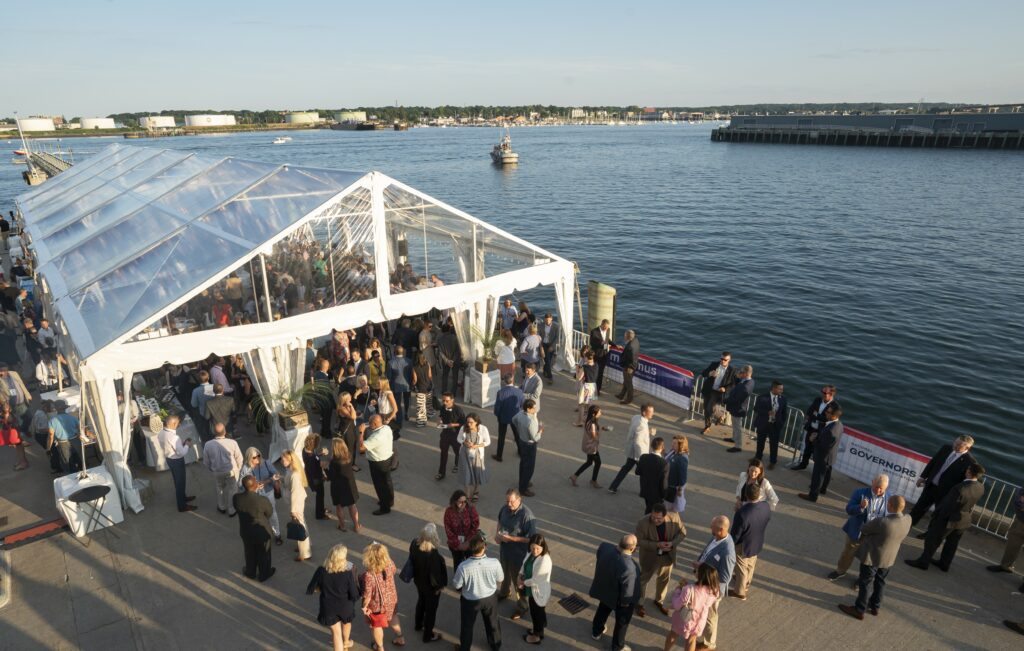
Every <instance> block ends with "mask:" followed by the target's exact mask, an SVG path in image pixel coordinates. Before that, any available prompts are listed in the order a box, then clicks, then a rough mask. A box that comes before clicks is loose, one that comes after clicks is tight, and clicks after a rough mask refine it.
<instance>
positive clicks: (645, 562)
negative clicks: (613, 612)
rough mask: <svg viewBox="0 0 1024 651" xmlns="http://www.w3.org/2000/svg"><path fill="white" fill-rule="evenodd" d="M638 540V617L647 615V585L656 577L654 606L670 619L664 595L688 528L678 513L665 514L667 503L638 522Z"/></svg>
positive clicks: (657, 505) (657, 507)
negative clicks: (677, 551)
mask: <svg viewBox="0 0 1024 651" xmlns="http://www.w3.org/2000/svg"><path fill="white" fill-rule="evenodd" d="M636 539H637V545H638V547H639V549H640V601H638V602H637V604H636V614H637V616H638V617H646V616H647V611H646V610H645V609H644V605H643V598H644V595H646V594H647V584H648V583H650V582H651V578H652V577H655V576H656V577H657V580H656V581H655V592H654V605H655V606H657V607H658V610H660V611H661V612H662V614H663V615H665V616H666V617H667V616H669V615H670V614H671V613H669V610H668V608H666V607H665V595H666V594H667V593H668V584H669V581H670V580H671V579H672V568H673V567H675V564H676V548H677V547H678V546H679V544H680V543H681V542H683V540H684V539H686V528H685V527H684V526H683V523H682V522H681V521H680V520H679V516H678V515H677V514H675V513H666V510H665V505H664V504H655V505H654V506H652V507H651V512H650V514H649V515H645V516H644V517H643V519H642V520H640V522H638V523H637V525H636Z"/></svg>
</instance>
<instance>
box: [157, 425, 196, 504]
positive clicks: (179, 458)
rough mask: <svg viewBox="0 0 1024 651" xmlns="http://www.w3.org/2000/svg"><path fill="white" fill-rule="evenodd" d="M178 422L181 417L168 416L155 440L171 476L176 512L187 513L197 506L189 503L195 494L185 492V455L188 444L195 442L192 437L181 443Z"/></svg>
mask: <svg viewBox="0 0 1024 651" xmlns="http://www.w3.org/2000/svg"><path fill="white" fill-rule="evenodd" d="M180 422H181V419H180V418H179V417H178V416H168V417H167V420H166V421H165V422H164V429H163V430H162V431H161V432H160V434H159V436H157V442H158V443H159V444H160V450H161V451H162V452H163V453H164V458H165V459H166V460H167V469H168V470H170V471H171V478H172V479H173V480H174V497H175V500H176V501H177V503H178V512H179V513H187V512H188V511H195V510H196V508H197V507H196V506H195V505H194V504H189V502H191V501H193V500H194V499H196V498H195V495H186V494H185V455H186V454H187V453H188V448H189V446H191V445H195V444H194V443H193V442H192V439H185V442H184V443H182V441H181V439H180V438H178V432H177V430H178V423H180Z"/></svg>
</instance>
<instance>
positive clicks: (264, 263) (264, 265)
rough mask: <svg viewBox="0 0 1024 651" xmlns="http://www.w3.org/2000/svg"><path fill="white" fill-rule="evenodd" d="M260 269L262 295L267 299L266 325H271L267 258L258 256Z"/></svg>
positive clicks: (272, 318)
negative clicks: (261, 273) (261, 272)
mask: <svg viewBox="0 0 1024 651" xmlns="http://www.w3.org/2000/svg"><path fill="white" fill-rule="evenodd" d="M260 269H261V270H262V271H263V294H264V295H265V296H266V298H267V323H273V321H274V313H273V311H271V309H270V279H269V278H267V256H265V255H263V254H262V253H261V254H260Z"/></svg>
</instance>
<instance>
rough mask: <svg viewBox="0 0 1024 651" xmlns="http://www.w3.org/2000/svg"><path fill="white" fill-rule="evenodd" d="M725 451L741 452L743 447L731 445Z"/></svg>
mask: <svg viewBox="0 0 1024 651" xmlns="http://www.w3.org/2000/svg"><path fill="white" fill-rule="evenodd" d="M726 452H743V448H737V447H731V448H729V449H728V450H726Z"/></svg>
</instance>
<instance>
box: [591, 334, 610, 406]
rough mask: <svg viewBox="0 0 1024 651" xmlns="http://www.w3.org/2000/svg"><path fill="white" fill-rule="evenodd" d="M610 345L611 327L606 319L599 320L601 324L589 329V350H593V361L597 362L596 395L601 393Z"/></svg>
mask: <svg viewBox="0 0 1024 651" xmlns="http://www.w3.org/2000/svg"><path fill="white" fill-rule="evenodd" d="M611 345H612V329H611V323H610V322H609V321H608V319H604V320H602V321H601V325H599V326H597V327H596V328H594V329H593V330H591V331H590V350H592V351H594V361H595V362H596V363H597V395H598V396H600V395H601V385H602V384H603V383H604V367H605V366H607V365H608V350H609V349H610V348H611Z"/></svg>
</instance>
